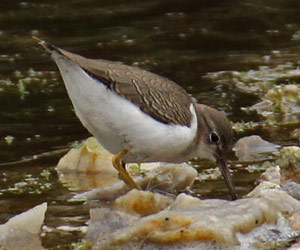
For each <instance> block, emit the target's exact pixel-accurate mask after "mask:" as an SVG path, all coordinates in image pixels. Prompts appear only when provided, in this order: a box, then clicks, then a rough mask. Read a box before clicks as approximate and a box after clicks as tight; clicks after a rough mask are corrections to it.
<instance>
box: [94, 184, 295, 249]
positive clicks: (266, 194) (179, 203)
mask: <svg viewBox="0 0 300 250" xmlns="http://www.w3.org/2000/svg"><path fill="white" fill-rule="evenodd" d="M299 209H300V202H299V201H297V200H295V199H294V198H292V197H290V196H289V195H288V194H287V193H286V192H284V191H283V190H281V189H280V188H279V186H278V185H276V184H274V183H267V184H260V185H259V186H258V187H257V188H256V189H255V190H254V191H253V192H252V193H251V194H250V195H249V196H248V197H247V198H244V199H240V200H236V201H225V200H217V199H215V200H200V199H198V198H194V197H192V196H189V195H186V194H180V195H178V197H177V198H176V200H175V202H174V203H173V204H171V205H170V206H169V207H167V208H166V209H164V210H162V211H161V212H158V213H157V214H153V215H149V216H145V217H142V218H138V217H136V218H138V219H137V220H136V221H135V222H133V223H132V224H130V225H129V224H128V225H127V226H125V227H120V228H119V229H117V230H114V231H113V230H110V231H109V232H107V231H106V232H103V231H102V233H100V235H99V237H98V239H97V241H96V243H95V244H94V247H93V249H109V248H111V247H117V248H122V249H130V247H131V249H132V248H133V247H137V246H139V247H141V246H143V249H155V248H153V246H154V245H156V246H162V245H163V246H164V249H178V247H180V246H182V244H183V245H184V244H193V247H194V248H191V249H209V248H199V246H201V245H202V246H203V244H207V243H208V244H211V243H212V242H215V243H213V245H214V244H218V245H219V244H220V246H222V244H223V245H224V244H225V245H228V246H231V247H233V246H235V245H238V244H242V245H243V244H246V243H245V242H246V240H245V239H244V240H243V242H240V240H241V239H243V237H244V236H245V235H246V234H247V233H249V232H251V231H255V230H254V229H257V228H260V227H261V226H265V225H269V229H268V230H266V231H267V232H269V235H268V236H270V234H272V233H274V230H275V229H276V230H279V232H280V230H281V229H280V228H278V225H277V224H276V223H277V222H278V221H279V220H280V219H283V220H285V219H284V217H283V216H281V215H282V214H284V215H285V216H286V217H287V216H289V215H291V214H292V213H294V212H295V211H297V210H299ZM115 212H119V211H115ZM111 213H114V211H111ZM106 222H108V221H107V220H106ZM108 223H109V222H108ZM102 224H104V223H102ZM99 225H100V224H99ZM270 225H271V226H270ZM285 225H286V227H288V223H285ZM105 226H107V225H105ZM282 230H283V229H282ZM286 230H287V231H288V230H289V231H288V232H289V234H287V235H296V233H297V232H295V231H293V230H292V229H290V228H288V229H286ZM291 232H292V233H291ZM278 234H279V233H277V235H278ZM241 235H242V236H241ZM281 235H284V232H282V234H281ZM265 238H267V236H266V237H265ZM265 238H264V237H262V240H264V239H265ZM255 240H256V241H257V238H255ZM166 244H167V245H166ZM247 244H248V245H247V246H248V247H249V246H252V244H253V241H252V242H250V243H249V241H247ZM147 246H148V247H149V248H147ZM151 247H152V248H151ZM176 247H177V248H176ZM197 247H198V248H197ZM206 247H207V245H206ZM156 249H157V248H156ZM220 249H222V248H220ZM225 249H226V247H225ZM229 249H234V248H229ZM236 249H241V248H236ZM244 249H251V247H250V248H244Z"/></svg>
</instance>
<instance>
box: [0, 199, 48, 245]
mask: <svg viewBox="0 0 300 250" xmlns="http://www.w3.org/2000/svg"><path fill="white" fill-rule="evenodd" d="M46 210H47V203H46V202H45V203H42V204H41V205H38V206H35V207H34V208H31V209H29V210H28V211H26V212H23V213H21V214H19V215H16V216H14V217H12V218H11V219H10V220H9V221H8V222H6V223H5V224H3V225H0V245H2V246H4V247H5V248H7V249H10V250H29V249H35V250H41V249H44V248H43V247H42V245H41V241H40V236H39V234H40V232H41V226H42V224H43V222H44V219H45V213H46Z"/></svg>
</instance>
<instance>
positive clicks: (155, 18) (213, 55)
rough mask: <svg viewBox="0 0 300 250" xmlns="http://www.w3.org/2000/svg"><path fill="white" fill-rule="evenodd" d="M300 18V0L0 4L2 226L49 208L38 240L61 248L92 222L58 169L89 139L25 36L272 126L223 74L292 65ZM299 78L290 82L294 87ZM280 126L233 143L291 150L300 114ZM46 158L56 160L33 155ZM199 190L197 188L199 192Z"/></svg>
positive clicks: (242, 186) (248, 181)
mask: <svg viewBox="0 0 300 250" xmlns="http://www.w3.org/2000/svg"><path fill="white" fill-rule="evenodd" d="M299 13H300V2H299V1H297V0H273V1H267V0H263V1H257V0H246V1H235V0H234V1H232V0H230V1H229V0H223V1H213V0H185V1H180V0H152V1H147V0H127V1H124V0H110V1H106V0H85V1H82V0H80V1H79V0H65V1H58V0H51V1H50V0H35V1H34V0H32V1H17V0H10V1H8V0H5V1H1V2H0V163H1V166H0V204H1V206H0V207H1V208H0V223H4V222H6V221H7V219H9V218H10V217H11V216H13V215H15V214H17V213H20V212H22V211H24V210H26V209H28V208H30V207H32V206H34V205H36V204H39V203H41V202H43V201H48V204H49V205H50V207H49V211H48V213H47V218H46V224H47V226H48V227H49V228H53V231H52V233H47V234H46V236H45V237H43V245H44V246H45V247H47V248H53V249H57V247H60V249H63V248H66V249H68V246H69V245H70V244H71V243H72V242H76V241H77V240H78V239H80V238H81V237H82V235H83V234H82V233H81V232H80V230H79V229H78V230H77V231H76V230H75V231H73V232H66V231H60V230H55V228H56V227H57V226H59V225H70V226H73V227H75V228H76V227H80V226H82V225H84V224H85V222H86V220H87V218H88V206H87V205H83V204H82V203H71V202H69V201H68V199H69V198H70V197H71V196H72V194H74V191H72V190H69V189H68V187H67V186H66V185H64V184H63V183H61V182H60V181H59V180H58V177H57V174H56V172H55V170H54V167H55V165H56V163H57V161H58V160H59V158H60V156H61V155H62V152H64V150H65V149H66V148H69V147H70V145H72V144H73V143H74V142H75V141H78V140H81V139H84V138H87V137H88V136H89V133H88V132H87V131H86V130H85V128H84V127H83V126H82V125H81V124H80V122H79V120H78V119H77V118H76V116H75V114H74V112H73V109H72V106H71V102H70V100H69V98H68V96H67V93H66V91H65V88H64V85H63V83H62V80H61V77H60V75H59V73H58V70H57V68H56V66H55V64H54V63H53V62H52V61H51V59H50V58H49V56H48V55H46V54H45V53H44V52H43V51H42V50H40V49H39V48H38V47H37V46H36V42H35V41H33V39H32V36H37V37H39V38H41V39H43V40H46V41H48V42H51V43H53V44H55V45H56V46H58V47H61V48H64V49H67V50H70V51H72V52H74V53H78V54H81V55H84V56H86V57H91V58H104V59H108V60H113V61H119V62H122V63H124V64H128V65H135V66H139V67H142V68H144V69H146V70H149V71H152V72H155V73H157V74H159V75H162V76H165V77H167V78H170V79H172V80H173V81H175V82H176V83H178V84H180V85H181V86H182V87H183V88H185V89H186V90H187V91H188V92H189V93H190V94H191V95H192V96H193V97H195V98H196V99H197V101H198V102H200V103H204V104H208V105H211V106H213V107H215V108H217V109H219V110H223V111H224V112H226V113H227V114H228V116H229V118H230V119H231V121H233V122H244V123H246V124H247V123H248V122H250V121H251V122H253V123H255V124H258V125H261V124H268V123H270V120H268V119H266V118H264V117H262V116H260V115H258V114H257V113H255V112H245V109H244V108H247V107H250V106H252V105H253V104H255V103H256V102H257V101H258V100H259V99H260V98H261V96H260V95H257V93H256V92H257V91H254V92H251V91H247V90H245V88H237V85H236V81H235V80H236V79H235V78H234V77H232V75H230V77H228V75H226V72H238V74H240V75H241V76H244V75H245V76H247V73H249V72H256V73H257V74H258V75H259V76H261V74H262V73H261V69H262V68H263V67H262V66H264V68H263V69H264V70H265V69H270V68H276V67H277V68H278V67H279V66H281V67H282V68H284V69H286V65H288V66H289V67H290V68H294V69H297V68H298V67H299V54H300V52H299V51H300V50H299V48H300V46H299V45H300V44H299V41H300V15H299ZM282 65H284V66H282ZM224 72H225V73H224ZM212 73H216V74H217V75H218V76H219V75H221V76H222V79H223V80H222V81H221V80H220V79H219V78H213V77H211V75H212ZM279 73H280V74H281V73H282V72H279ZM279 73H278V74H279ZM243 74H244V75H243ZM266 74H267V73H266ZM233 75H234V74H233ZM226 77H227V78H226ZM299 79H300V78H299V77H294V78H293V81H294V84H298V85H299ZM263 80H265V79H263ZM286 82H287V81H286ZM286 82H285V79H284V80H282V81H281V82H280V83H281V84H285V83H286ZM258 92H259V91H258ZM274 121H276V123H274ZM278 121H280V119H279V120H278V119H275V120H272V122H273V124H275V125H274V127H275V131H279V130H280V133H274V130H264V129H262V128H261V127H260V126H255V128H254V129H252V130H249V131H248V132H247V131H246V132H242V133H237V134H236V139H237V138H239V137H241V136H242V135H247V134H254V133H255V134H259V135H261V136H262V137H263V138H264V139H266V140H268V141H270V142H273V143H277V144H281V145H293V144H296V143H297V140H295V139H291V138H290V136H289V134H290V132H291V130H292V129H294V128H296V127H299V123H300V122H299V119H298V118H296V120H295V119H294V120H293V122H292V123H289V124H284V125H282V124H281V123H280V122H278ZM53 151H54V152H53ZM45 152H48V153H49V152H52V153H49V154H46V156H45V157H38V155H39V154H42V153H45ZM32 157H33V159H32ZM34 158H38V159H37V160H34ZM40 158H41V159H40ZM24 159H30V160H29V161H26V160H25V161H24ZM199 165H201V163H199ZM256 178H257V174H255V173H251V174H249V172H248V171H245V170H243V169H238V170H236V171H235V173H234V179H235V182H236V185H237V189H238V190H239V193H240V194H244V193H247V192H248V191H249V190H250V189H251V188H252V187H253V186H254V185H255V180H256ZM205 185H206V186H209V187H210V189H209V190H208V191H205V192H204V191H203V193H202V197H206V198H207V197H222V198H224V197H225V198H228V197H227V193H226V192H227V189H226V187H225V184H224V183H223V182H222V180H221V179H220V180H217V181H215V180H211V181H210V182H206V184H205ZM205 185H204V184H198V186H197V188H198V189H197V190H199V193H200V195H201V190H203V189H204V188H205V187H204V186H205ZM224 192H225V193H224ZM62 236H63V237H62Z"/></svg>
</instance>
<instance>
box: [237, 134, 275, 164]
mask: <svg viewBox="0 0 300 250" xmlns="http://www.w3.org/2000/svg"><path fill="white" fill-rule="evenodd" d="M279 147H280V146H278V145H276V144H273V143H270V142H268V141H265V140H263V139H262V138H261V137H260V136H258V135H252V136H247V137H243V138H241V139H239V140H238V141H237V143H236V144H235V146H234V148H233V151H235V155H236V156H237V158H238V160H239V161H245V162H247V161H258V160H259V161H260V160H265V159H268V158H269V157H268V156H269V155H270V154H276V153H277V152H278V148H279Z"/></svg>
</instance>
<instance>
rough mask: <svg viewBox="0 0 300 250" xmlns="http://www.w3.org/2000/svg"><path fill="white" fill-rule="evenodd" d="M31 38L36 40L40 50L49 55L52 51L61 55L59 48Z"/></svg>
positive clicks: (36, 38) (35, 38)
mask: <svg viewBox="0 0 300 250" xmlns="http://www.w3.org/2000/svg"><path fill="white" fill-rule="evenodd" d="M32 38H33V39H34V40H36V41H37V42H38V45H39V46H41V48H43V49H44V50H45V51H46V52H48V53H49V54H51V52H53V51H56V52H58V53H60V54H61V51H60V50H59V48H57V47H55V46H54V45H53V44H51V43H47V42H46V41H43V40H41V39H39V38H38V37H36V36H33V37H32Z"/></svg>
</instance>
